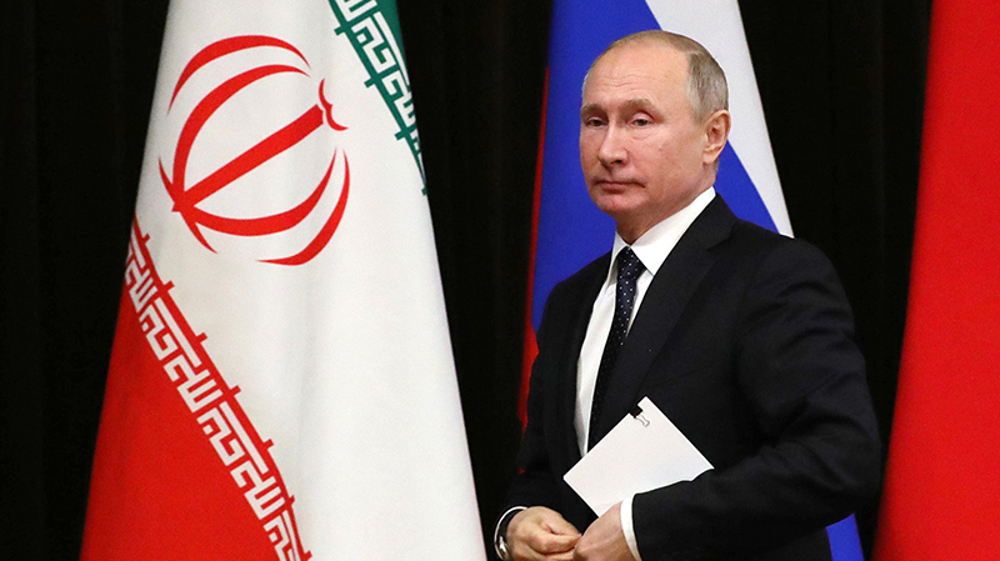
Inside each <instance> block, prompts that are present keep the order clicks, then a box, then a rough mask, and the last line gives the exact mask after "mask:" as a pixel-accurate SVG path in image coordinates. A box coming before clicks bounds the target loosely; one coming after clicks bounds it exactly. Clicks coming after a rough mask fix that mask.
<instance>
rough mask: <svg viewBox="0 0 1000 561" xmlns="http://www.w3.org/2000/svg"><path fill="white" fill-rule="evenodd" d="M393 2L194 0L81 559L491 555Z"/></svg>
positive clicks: (135, 271) (176, 41) (172, 27)
mask: <svg viewBox="0 0 1000 561" xmlns="http://www.w3.org/2000/svg"><path fill="white" fill-rule="evenodd" d="M409 84H410V81H409V77H408V75H407V72H406V66H405V64H404V58H403V52H402V43H401V41H400V33H399V25H398V19H397V16H396V11H395V4H394V3H393V2H392V1H391V0H389V1H386V0H379V1H377V2H376V1H375V0H331V1H330V2H317V1H306V0H280V1H279V0H226V1H220V2H201V1H198V0H174V2H172V3H171V5H170V10H169V15H168V20H167V25H166V32H165V38H164V43H163V49H162V57H161V60H160V67H159V75H158V81H157V89H156V93H155V96H154V102H153V108H152V116H151V120H150V127H149V135H148V140H147V144H146V151H145V156H144V163H143V168H142V174H141V178H140V188H139V196H138V201H137V203H136V212H135V220H134V222H133V223H132V236H131V240H130V243H129V250H128V257H127V264H126V274H125V281H124V288H123V292H122V298H121V303H120V312H119V319H118V324H117V332H116V339H115V344H114V349H113V352H112V355H113V356H112V360H111V366H110V371H109V374H108V382H107V389H106V394H105V403H104V409H103V411H102V417H101V424H100V430H99V435H98V442H97V450H96V454H95V460H94V469H93V475H92V481H91V489H90V501H89V505H88V511H87V520H86V527H85V536H84V543H83V554H82V558H83V559H84V560H102V561H103V560H109V559H140V558H142V559H147V558H148V559H184V560H198V559H206V560H207V559H211V560H218V559H234V560H236V559H238V560H240V561H247V560H255V559H261V560H275V559H278V560H305V559H310V558H311V559H314V560H320V559H330V560H341V559H371V560H389V559H393V560H395V559H445V560H454V561H467V560H470V559H483V558H484V555H485V549H484V547H483V543H482V534H481V528H480V523H479V514H478V509H477V506H476V501H475V495H474V490H473V481H472V472H471V467H470V463H469V457H468V448H467V443H466V439H465V434H464V428H463V418H462V413H461V407H460V402H459V395H458V385H457V381H456V378H455V372H454V364H453V360H452V354H451V344H450V341H449V339H448V329H447V322H446V318H445V308H444V299H443V294H442V291H441V283H440V275H439V271H438V268H437V260H436V255H435V249H434V243H433V233H432V229H431V222H430V212H429V208H428V205H427V200H426V196H425V193H424V183H423V179H422V177H423V174H422V171H421V165H422V164H421V156H420V143H419V138H418V135H417V128H416V121H415V118H414V108H413V104H412V100H411V95H410V86H409Z"/></svg>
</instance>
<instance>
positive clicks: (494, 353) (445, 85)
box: [0, 0, 930, 560]
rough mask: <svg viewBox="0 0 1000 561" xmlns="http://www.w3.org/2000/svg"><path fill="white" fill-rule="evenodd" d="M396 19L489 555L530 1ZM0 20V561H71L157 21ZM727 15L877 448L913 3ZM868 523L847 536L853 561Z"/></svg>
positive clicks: (92, 13) (517, 257)
mask: <svg viewBox="0 0 1000 561" xmlns="http://www.w3.org/2000/svg"><path fill="white" fill-rule="evenodd" d="M398 8H399V14H400V20H401V26H402V29H403V34H404V45H405V49H406V52H407V59H408V63H409V69H410V76H411V79H412V86H413V93H414V100H415V104H416V107H417V115H418V119H419V125H420V135H421V144H422V147H423V154H424V162H425V168H426V174H427V190H428V198H429V201H430V205H431V212H432V214H433V219H434V226H435V234H436V238H437V245H438V253H439V259H440V265H441V270H442V276H443V282H444V289H445V297H446V301H447V304H448V318H449V322H450V326H451V335H452V342H453V346H454V350H455V361H456V365H457V369H458V376H459V384H460V388H461V392H462V401H463V406H464V411H465V420H466V427H467V432H468V436H469V447H470V452H471V455H472V460H473V469H474V472H475V479H476V490H477V493H478V498H479V503H480V510H481V513H482V519H483V524H484V535H487V536H488V535H489V534H490V532H491V526H492V521H493V518H494V516H495V515H496V514H497V512H496V511H497V509H498V507H499V504H500V501H501V499H502V497H503V494H504V493H505V488H506V485H507V482H508V481H509V479H510V478H511V477H512V476H513V474H514V470H515V468H514V464H513V457H514V454H515V452H516V449H517V443H518V439H519V436H520V426H519V424H518V421H517V418H516V414H515V410H516V402H517V394H518V385H519V380H520V370H521V346H522V344H521V340H522V337H523V330H524V317H523V314H524V296H525V288H526V286H525V283H526V280H525V274H526V271H527V256H528V243H529V231H530V208H531V200H532V192H533V185H534V174H535V163H536V162H535V155H536V151H537V139H538V125H539V116H540V114H541V95H542V84H543V77H544V68H545V60H546V49H547V41H548V28H549V18H550V11H551V0H543V1H529V0H484V1H481V2H462V1H458V0H455V1H446V0H426V1H421V2H415V1H412V0H409V1H408V0H399V3H398ZM0 9H2V10H3V11H2V14H0V15H2V21H0V26H2V28H0V29H2V34H0V45H2V52H0V61H2V66H0V87H2V90H0V91H2V98H0V116H2V117H0V119H2V121H0V122H2V129H0V131H2V137H0V145H2V150H0V186H2V197H0V218H2V224H0V229H2V242H0V247H2V248H3V254H2V258H0V263H2V265H0V267H2V278H0V288H2V296H0V299H2V305H3V308H2V310H3V312H2V314H3V316H2V323H3V331H2V349H3V355H2V357H0V359H2V360H0V365H2V367H0V368H2V379H0V383H2V390H0V396H2V397H0V411H2V413H0V418H2V427H0V469H2V473H3V474H4V475H5V477H0V505H3V506H4V509H3V510H4V512H3V514H2V515H0V557H3V558H10V559H47V560H63V559H67V560H68V559H75V558H76V557H77V556H78V552H79V547H80V540H81V537H82V529H83V519H84V513H85V509H86V500H87V488H88V482H89V476H90V464H91V461H92V455H93V447H94V442H95V438H96V433H97V423H98V419H99V415H100V407H101V400H102V398H103V389H104V379H105V376H106V373H107V365H108V359H109V356H110V350H111V342H112V339H113V336H114V333H113V331H114V322H115V317H116V314H117V304H118V297H119V291H120V288H121V279H122V270H123V266H124V258H125V252H126V242H127V235H128V227H129V221H130V219H131V215H132V211H133V205H134V201H135V194H136V187H137V184H138V175H139V168H140V164H141V159H142V151H143V144H144V138H145V133H146V125H147V122H148V116H149V109H150V105H151V101H152V93H153V87H154V82H155V77H156V66H157V60H158V56H159V49H160V42H161V38H162V32H163V25H164V19H165V15H166V10H167V0H89V1H88V2H65V1H57V0H7V1H6V2H4V3H3V7H2V8H0ZM741 10H742V14H743V20H744V26H745V28H746V33H747V39H748V42H749V45H750V51H751V55H752V57H753V60H754V66H755V71H756V75H757V81H758V86H759V88H760V93H761V98H762V101H763V104H764V112H765V115H766V117H767V121H768V127H769V131H770V135H771V141H772V145H773V148H774V153H775V159H776V161H777V164H778V171H779V175H780V176H781V181H782V187H783V189H784V193H785V198H786V201H787V204H788V209H789V213H790V215H791V219H792V225H793V228H794V229H795V233H796V235H797V236H798V237H800V238H804V239H806V240H808V241H810V242H812V243H814V244H816V245H818V246H819V247H820V248H822V249H823V250H824V251H825V252H826V253H827V254H828V255H829V256H830V257H831V258H832V260H833V261H834V263H835V265H836V266H837V269H838V271H839V272H840V274H841V277H842V279H843V281H844V284H845V287H846V289H847V291H848V294H849V297H850V298H851V302H852V304H853V306H854V310H855V314H856V319H857V328H858V340H859V343H860V344H861V346H862V348H863V350H864V352H865V355H866V357H867V359H868V366H869V373H868V376H869V383H870V386H871V389H872V395H873V398H874V400H875V405H876V410H877V413H878V415H879V421H880V423H881V428H882V431H883V437H884V438H885V439H886V441H888V434H889V428H890V423H891V416H892V406H893V398H894V391H895V384H896V371H897V368H898V364H899V351H900V344H901V340H902V330H903V325H904V321H905V308H906V294H907V284H908V282H907V281H908V275H909V259H910V248H911V242H912V234H913V232H912V229H913V215H914V205H915V199H916V184H917V173H918V167H919V146H920V144H919V143H920V123H921V113H922V104H923V86H924V72H925V65H926V47H927V34H928V22H929V16H930V0H895V1H893V0H840V1H836V0H827V1H822V0H821V1H816V2H793V1H776V2H750V1H745V2H741ZM566 110H568V111H576V108H566ZM581 188H582V187H581ZM876 508H877V501H872V503H871V505H869V507H868V508H867V509H865V510H864V511H862V512H860V513H859V524H860V526H861V532H862V537H863V540H864V542H865V545H866V548H868V547H870V542H871V536H872V534H873V532H874V523H875V520H874V514H875V511H876Z"/></svg>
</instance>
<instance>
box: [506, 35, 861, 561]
mask: <svg viewBox="0 0 1000 561" xmlns="http://www.w3.org/2000/svg"><path fill="white" fill-rule="evenodd" d="M727 103H728V101H727V93H726V85H725V77H724V75H723V74H722V70H721V69H720V68H719V67H718V64H717V63H716V62H715V61H714V59H712V57H711V55H709V54H708V52H707V51H705V49H704V48H703V47H702V46H701V45H699V44H698V43H696V42H694V41H692V40H690V39H688V38H686V37H682V36H678V35H673V34H670V33H666V32H661V31H652V32H643V33H640V34H637V35H632V36H629V37H626V38H624V39H621V40H619V41H617V42H615V43H613V44H612V45H611V46H610V47H609V48H608V49H607V50H606V51H605V52H604V53H603V54H602V55H601V56H599V57H598V59H597V60H596V61H595V62H594V63H593V65H592V67H591V69H590V72H589V73H588V76H587V79H586V80H585V83H584V90H583V106H582V109H581V125H580V161H581V165H582V167H583V172H584V176H585V177H586V181H587V189H588V191H589V193H590V196H591V198H592V199H593V201H594V203H595V204H596V205H597V206H598V207H599V208H600V209H601V210H602V211H604V212H605V213H607V214H608V215H610V216H611V217H612V218H614V220H615V222H616V224H617V233H616V236H615V242H614V247H613V251H612V253H611V254H608V255H605V256H604V257H602V258H600V259H598V260H597V261H595V262H593V263H591V264H590V265H588V266H586V267H584V268H583V269H582V270H580V271H579V272H577V273H576V274H575V275H573V276H572V277H570V278H569V279H567V280H565V281H563V282H562V283H560V284H559V285H558V286H556V288H555V289H553V291H552V294H551V296H550V297H549V299H548V302H547V303H546V308H545V313H544V315H543V319H542V324H541V327H540V329H539V333H538V343H539V355H538V358H537V359H536V360H535V364H534V367H533V372H532V377H531V388H530V392H529V398H528V425H527V427H526V429H525V435H524V440H523V443H522V447H521V452H520V454H519V456H518V463H519V466H520V467H521V469H522V470H523V471H522V473H520V474H519V475H518V476H517V477H516V478H515V480H514V482H513V484H512V486H511V491H510V493H509V496H508V505H509V506H510V507H511V508H510V510H508V512H506V513H505V514H504V515H503V516H502V517H501V520H500V521H499V523H498V528H497V529H498V536H497V537H498V540H497V542H498V544H497V545H498V554H500V555H501V556H506V557H508V558H513V559H517V560H519V561H520V560H535V559H546V560H572V559H577V560H580V559H587V560H594V559H621V560H629V559H642V560H643V561H654V560H660V559H760V560H765V559H766V560H779V559H780V560H784V559H788V560H792V559H794V560H796V561H808V560H813V559H829V558H830V549H829V543H828V540H827V537H826V533H825V531H824V527H825V526H826V525H828V524H830V523H833V522H835V521H837V520H839V519H841V518H843V517H845V516H847V515H848V514H850V513H851V512H853V511H854V510H855V509H856V508H857V507H859V506H860V505H861V504H863V502H864V501H865V500H867V499H868V498H869V497H870V496H871V495H872V494H873V493H874V490H875V488H876V485H877V480H878V458H879V444H878V437H877V434H876V426H875V420H874V414H873V412H872V409H871V401H870V397H869V395H868V390H867V387H866V383H865V379H864V363H863V359H862V357H861V355H860V353H859V351H858V349H857V347H856V346H855V344H854V343H853V342H852V340H851V337H852V332H853V320H852V317H851V312H850V308H849V305H848V303H847V301H846V298H845V296H844V294H843V291H842V289H841V288H840V285H839V282H838V280H837V278H836V274H835V272H834V271H833V269H832V267H831V265H830V263H829V262H828V261H827V260H826V259H825V257H823V256H822V254H820V252H819V251H817V250H816V249H815V248H813V247H811V246H809V245H807V244H806V243H804V242H800V241H796V240H792V239H789V238H785V237H782V236H779V235H777V234H773V233H771V232H768V231H766V230H763V229H761V228H758V227H756V226H754V225H752V224H749V223H747V222H743V221H741V220H738V219H736V218H735V216H733V214H732V213H731V212H730V210H729V208H728V207H727V206H726V204H725V202H724V201H723V200H722V199H721V197H719V196H717V195H716V194H715V191H714V189H713V188H712V186H713V184H714V181H715V173H716V170H717V167H718V158H719V154H720V153H721V152H722V149H723V147H724V146H725V143H726V140H727V137H728V134H729V129H730V115H729V112H728V111H727ZM612 256H614V259H612ZM626 334H627V335H626ZM643 397H649V398H650V399H651V400H652V401H653V403H654V404H655V405H656V406H657V407H658V408H659V409H660V410H661V411H662V412H663V413H664V414H665V415H666V416H667V417H668V418H669V419H670V420H671V421H672V422H673V423H674V424H675V425H676V426H677V427H678V429H680V431H681V432H682V433H684V435H685V436H686V437H687V438H688V439H689V440H690V441H691V442H692V443H693V444H694V445H695V446H696V447H697V448H698V449H699V450H700V451H701V453H702V454H703V455H704V456H705V457H706V458H707V459H708V460H709V461H710V462H711V464H712V465H713V467H714V469H712V470H709V471H707V472H705V473H703V474H702V475H700V476H698V477H697V478H695V480H693V481H687V482H681V483H676V484H673V485H668V486H665V487H662V488H659V489H655V490H653V491H649V492H646V493H638V494H636V495H634V496H629V497H622V502H621V503H618V504H616V505H614V506H613V507H612V508H611V509H610V510H608V511H607V512H605V513H599V514H600V516H599V517H598V518H596V520H595V515H594V513H592V512H591V511H590V509H589V508H588V507H587V505H586V504H585V503H584V502H583V501H582V500H581V499H580V498H579V497H578V496H577V495H576V494H575V493H574V492H573V491H572V490H571V489H570V488H569V487H568V486H567V485H566V483H565V482H564V481H563V479H562V477H563V475H564V474H565V473H566V472H567V471H568V470H569V469H570V468H571V467H572V466H573V465H574V464H575V463H576V462H577V461H579V459H580V458H581V456H582V455H584V454H585V453H586V451H587V450H589V449H590V448H591V447H593V445H594V444H596V442H597V441H598V440H599V439H600V438H602V437H603V436H604V435H605V434H607V432H608V431H609V430H610V429H611V428H612V427H613V426H614V425H615V424H616V423H618V421H619V420H621V419H622V418H623V417H624V416H625V415H626V414H627V413H628V411H629V410H630V409H631V408H632V407H633V406H634V405H635V404H636V403H638V402H639V401H640V400H641V399H642V398H643ZM581 532H582V534H581Z"/></svg>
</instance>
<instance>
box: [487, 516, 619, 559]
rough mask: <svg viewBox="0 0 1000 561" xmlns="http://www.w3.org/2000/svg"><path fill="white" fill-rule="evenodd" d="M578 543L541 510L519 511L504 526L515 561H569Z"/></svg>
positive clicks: (569, 528)
mask: <svg viewBox="0 0 1000 561" xmlns="http://www.w3.org/2000/svg"><path fill="white" fill-rule="evenodd" d="M579 539H580V532H579V531H578V530H577V529H576V528H575V527H573V525H572V524H570V523H569V522H567V521H566V519H565V518H563V517H562V515H561V514H559V513H558V512H556V511H554V510H552V509H549V508H545V507H544V506H533V507H531V508H529V509H526V510H522V511H521V512H519V513H517V514H516V515H515V516H514V518H512V519H511V520H510V524H508V525H507V544H508V546H509V547H510V553H511V556H512V557H513V558H514V560H515V561H542V560H544V561H572V559H573V547H574V546H576V542H577V540H579ZM626 548H627V546H626Z"/></svg>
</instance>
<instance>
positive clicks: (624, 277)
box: [618, 247, 645, 285]
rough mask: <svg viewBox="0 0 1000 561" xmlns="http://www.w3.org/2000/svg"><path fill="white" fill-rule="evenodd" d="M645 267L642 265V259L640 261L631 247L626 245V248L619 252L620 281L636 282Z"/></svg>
mask: <svg viewBox="0 0 1000 561" xmlns="http://www.w3.org/2000/svg"><path fill="white" fill-rule="evenodd" d="M643 270H645V267H643V265H642V261H639V257H638V256H637V255H636V254H635V252H634V251H632V248H631V247H626V248H625V249H623V250H621V251H620V252H618V283H619V284H621V283H623V282H624V283H629V284H633V285H634V283H635V281H636V279H638V278H639V275H641V274H642V271H643Z"/></svg>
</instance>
